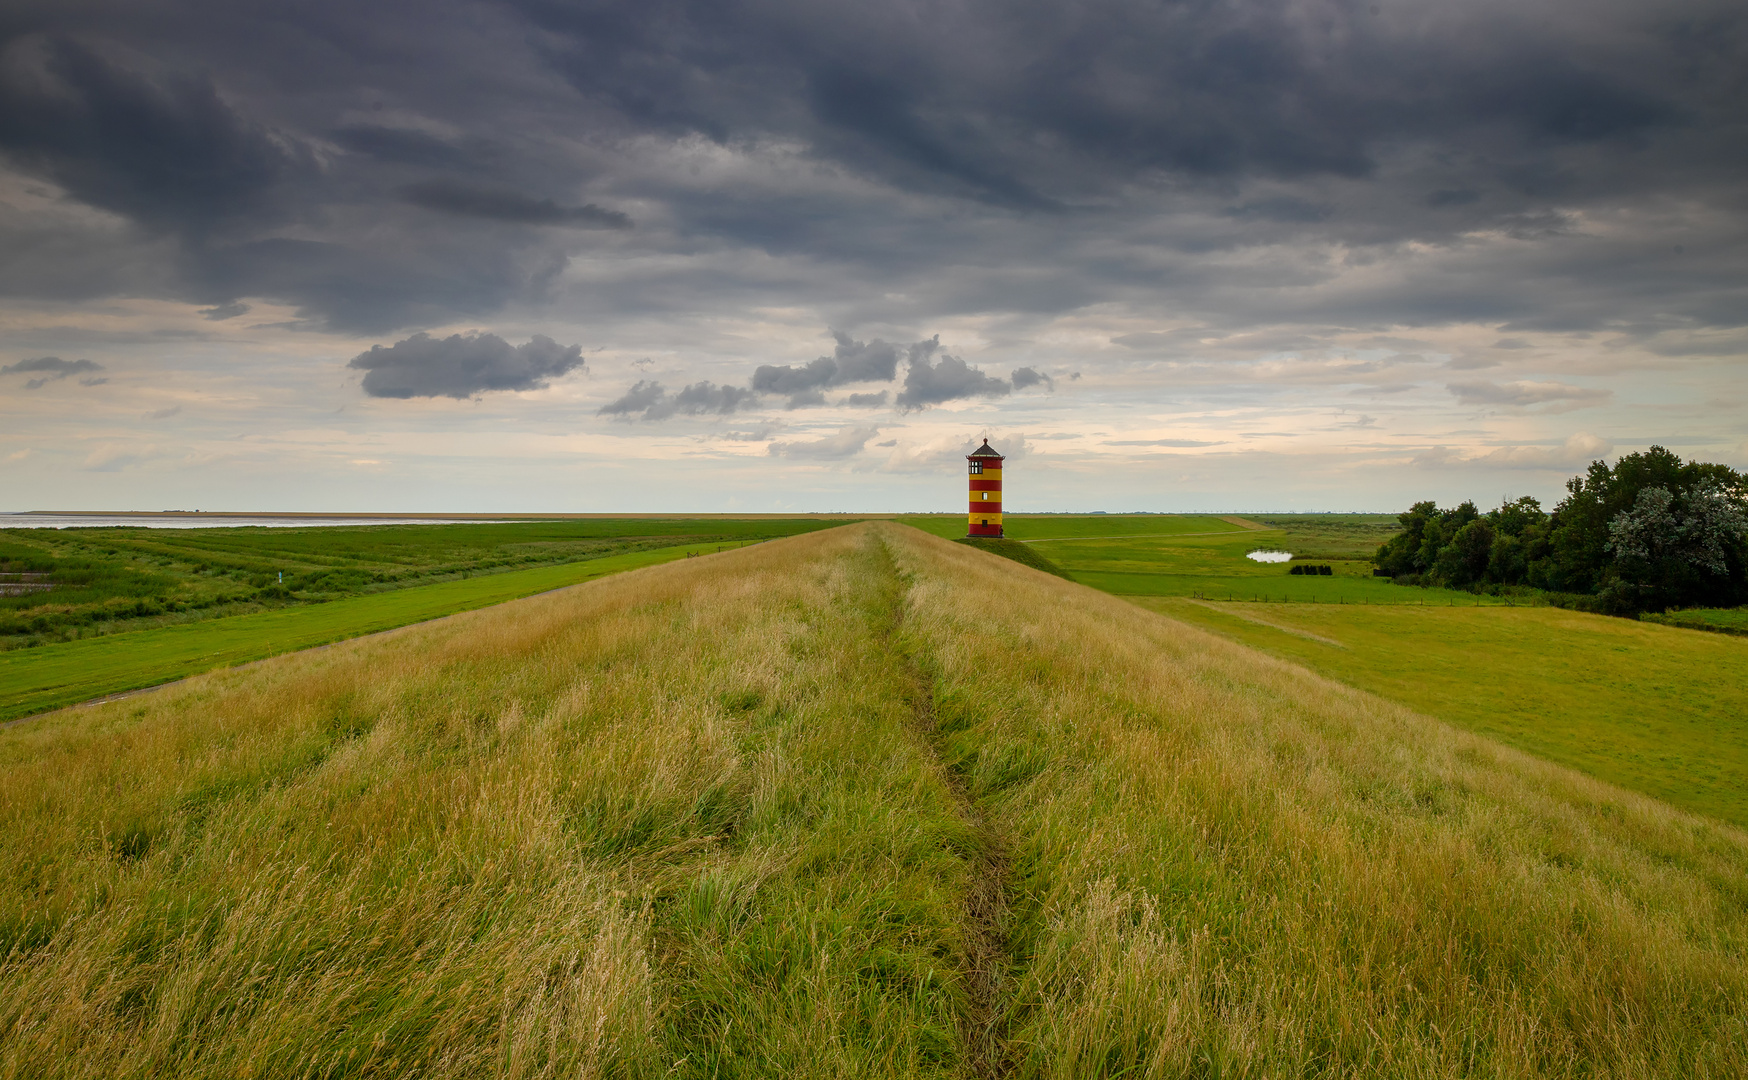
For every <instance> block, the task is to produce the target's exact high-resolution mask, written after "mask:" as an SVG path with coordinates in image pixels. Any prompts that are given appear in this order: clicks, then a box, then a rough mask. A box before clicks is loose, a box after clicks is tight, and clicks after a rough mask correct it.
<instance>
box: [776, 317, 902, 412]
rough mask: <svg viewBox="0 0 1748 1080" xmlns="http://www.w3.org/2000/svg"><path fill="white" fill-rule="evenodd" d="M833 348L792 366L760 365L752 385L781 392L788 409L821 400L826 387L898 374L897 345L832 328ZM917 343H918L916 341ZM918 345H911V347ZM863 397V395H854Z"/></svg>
mask: <svg viewBox="0 0 1748 1080" xmlns="http://www.w3.org/2000/svg"><path fill="white" fill-rule="evenodd" d="M832 337H834V338H836V339H837V348H836V349H835V350H833V353H832V355H831V356H822V357H820V358H819V359H817V360H814V361H812V362H810V363H807V364H803V365H802V366H800V367H795V366H794V365H791V364H783V365H781V366H778V365H776V364H761V365H760V366H759V368H758V369H757V370H756V371H754V372H753V381H752V388H753V390H754V391H755V392H757V393H761V394H784V395H787V396H788V398H789V408H791V409H794V408H799V407H801V406H803V405H818V404H822V403H823V402H824V401H825V396H824V394H823V393H821V391H822V390H823V389H824V388H826V387H831V386H843V385H844V384H846V383H858V382H891V381H892V380H893V379H894V378H896V377H897V375H898V348H897V347H896V346H893V345H889V344H887V343H886V342H884V341H881V340H880V339H879V338H875V339H874V340H872V341H867V342H863V341H856V340H854V339H853V338H851V337H850V336H849V335H848V334H845V333H843V332H842V331H837V330H834V331H832ZM919 344H920V343H919ZM917 347H918V346H914V345H913V346H911V348H912V349H915V348H917ZM856 396H866V395H856Z"/></svg>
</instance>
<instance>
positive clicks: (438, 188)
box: [399, 180, 631, 229]
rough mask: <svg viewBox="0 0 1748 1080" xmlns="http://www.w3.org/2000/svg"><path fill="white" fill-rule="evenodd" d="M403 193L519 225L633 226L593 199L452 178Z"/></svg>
mask: <svg viewBox="0 0 1748 1080" xmlns="http://www.w3.org/2000/svg"><path fill="white" fill-rule="evenodd" d="M399 194H400V197H401V198H402V199H405V200H406V201H407V202H409V203H412V204H413V205H414V206H417V207H420V208H422V209H425V210H435V211H437V212H438V213H443V214H453V215H454V216H456V217H473V218H484V219H486V220H488V221H504V222H509V223H511V224H516V225H567V226H570V227H572V228H578V229H629V228H631V219H630V218H628V217H626V216H625V215H624V214H622V213H620V212H619V211H617V210H603V209H601V208H600V207H599V206H596V205H595V204H593V203H588V204H586V205H583V206H560V205H559V204H558V203H556V202H553V201H552V200H551V199H535V198H531V197H529V196H527V195H523V194H521V193H520V192H515V191H508V190H504V189H499V188H483V187H475V186H473V185H469V184H461V183H456V182H454V181H451V180H426V181H422V182H420V183H417V184H408V185H406V186H405V187H403V188H401V189H400V192H399Z"/></svg>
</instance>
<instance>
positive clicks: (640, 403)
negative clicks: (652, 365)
mask: <svg viewBox="0 0 1748 1080" xmlns="http://www.w3.org/2000/svg"><path fill="white" fill-rule="evenodd" d="M666 397H667V391H666V390H665V389H663V387H662V384H661V383H659V382H653V381H650V380H648V379H639V380H638V381H637V382H636V383H635V384H633V385H632V387H631V389H629V390H627V391H626V392H625V393H623V394H621V395H620V396H619V397H617V398H614V399H613V400H612V401H610V402H608V403H607V404H605V405H603V406H601V408H600V409H598V410H597V411H596V415H598V416H629V415H630V414H632V413H634V412H641V413H646V414H647V413H648V411H649V410H651V409H654V408H655V407H656V405H657V404H658V403H660V402H662V401H663V400H665V399H666ZM645 419H649V417H648V416H647V415H646V416H645Z"/></svg>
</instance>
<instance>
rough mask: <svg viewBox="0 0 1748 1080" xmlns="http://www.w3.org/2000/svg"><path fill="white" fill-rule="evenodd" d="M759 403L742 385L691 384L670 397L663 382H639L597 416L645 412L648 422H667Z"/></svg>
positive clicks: (729, 411) (600, 410) (725, 411)
mask: <svg viewBox="0 0 1748 1080" xmlns="http://www.w3.org/2000/svg"><path fill="white" fill-rule="evenodd" d="M756 401H757V396H756V395H755V394H753V392H752V391H750V390H746V389H744V388H742V387H738V386H718V385H716V384H715V383H713V382H710V381H708V380H706V381H704V382H696V383H691V384H689V385H687V386H683V387H681V388H680V391H679V393H677V394H669V393H668V392H667V389H666V388H664V387H663V386H662V384H661V383H659V382H652V381H649V380H641V379H640V380H639V381H638V382H637V383H636V384H635V385H634V386H632V388H631V389H630V390H627V391H626V392H625V393H624V394H623V395H621V396H620V397H618V398H616V399H614V400H613V401H611V402H608V403H607V404H606V405H603V406H601V408H600V409H599V410H597V412H596V415H599V416H623V417H626V418H627V419H629V418H630V416H631V414H632V413H639V412H640V413H642V414H643V417H642V419H644V420H666V419H668V418H669V417H671V416H676V415H686V416H704V415H709V414H715V415H718V416H727V415H728V414H730V413H732V412H735V411H737V410H739V409H743V408H746V407H748V406H751V405H752V404H754V403H755V402H756Z"/></svg>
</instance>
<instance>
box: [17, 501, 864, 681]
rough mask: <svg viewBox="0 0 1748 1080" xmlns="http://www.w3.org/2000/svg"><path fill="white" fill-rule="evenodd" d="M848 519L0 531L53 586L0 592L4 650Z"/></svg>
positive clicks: (25, 566) (21, 566) (20, 559)
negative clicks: (9, 593) (32, 591)
mask: <svg viewBox="0 0 1748 1080" xmlns="http://www.w3.org/2000/svg"><path fill="white" fill-rule="evenodd" d="M844 520H847V519H843V518H835V519H833V518H804V517H798V518H787V519H774V518H733V517H719V516H708V515H707V516H701V517H694V518H678V517H664V518H589V519H583V520H567V521H523V522H502V523H498V522H485V523H477V524H462V525H421V524H413V525H372V526H333V527H320V528H314V527H310V528H277V527H274V528H267V527H242V528H215V529H148V528H143V527H115V528H74V529H5V530H0V572H8V573H16V572H28V573H46V574H48V575H50V577H51V579H52V580H53V581H55V582H56V583H57V584H56V587H55V588H54V589H53V590H51V591H49V592H44V593H38V594H34V595H29V596H18V597H0V649H4V648H8V647H12V648H17V647H23V646H28V645H37V644H41V643H43V642H45V641H57V640H72V639H75V638H79V637H85V636H90V635H92V634H99V633H113V632H116V631H125V630H131V629H137V628H140V627H144V626H154V625H165V624H169V623H175V622H187V621H193V620H196V619H202V618H222V617H229V616H232V615H236V614H240V613H243V612H247V611H258V610H263V609H265V608H279V607H285V606H287V605H292V604H298V603H311V602H321V601H325V600H333V599H338V598H340V597H345V596H357V595H361V594H367V593H373V592H382V591H386V590H389V589H397V588H406V587H408V586H413V585H421V584H429V583H431V582H436V581H444V580H449V579H452V578H459V577H464V576H468V575H472V574H479V573H486V572H491V571H498V570H510V569H525V568H530V567H535V566H553V565H558V564H562V563H567V562H577V561H580V560H583V559H593V558H601V557H603V556H607V555H615V554H623V553H626V552H631V551H642V550H648V549H650V548H656V547H664V546H667V545H671V544H681V543H704V542H730V541H734V540H747V539H765V538H769V537H774V536H788V535H793V534H795V533H798V532H808V531H811V530H814V529H820V528H826V527H828V526H829V525H831V524H835V523H841V522H842V521H844Z"/></svg>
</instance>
